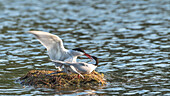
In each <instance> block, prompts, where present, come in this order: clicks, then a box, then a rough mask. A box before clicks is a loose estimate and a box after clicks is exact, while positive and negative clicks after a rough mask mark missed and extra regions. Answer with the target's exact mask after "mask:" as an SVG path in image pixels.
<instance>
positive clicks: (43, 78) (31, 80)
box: [19, 70, 106, 89]
mask: <svg viewBox="0 0 170 96" xmlns="http://www.w3.org/2000/svg"><path fill="white" fill-rule="evenodd" d="M54 72H59V71H47V70H31V71H29V72H28V73H27V74H26V75H24V76H22V77H21V78H19V81H20V82H21V84H23V85H27V86H34V87H36V88H53V89H55V88H58V87H68V86H82V87H83V86H94V85H99V84H102V85H105V84H106V81H105V79H104V74H99V73H98V72H96V71H93V72H92V73H91V74H84V75H83V76H84V79H83V78H81V77H78V74H70V75H68V74H66V73H57V74H51V73H54ZM49 74H50V75H49Z"/></svg>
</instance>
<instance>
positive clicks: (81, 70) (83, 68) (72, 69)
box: [52, 56, 99, 78]
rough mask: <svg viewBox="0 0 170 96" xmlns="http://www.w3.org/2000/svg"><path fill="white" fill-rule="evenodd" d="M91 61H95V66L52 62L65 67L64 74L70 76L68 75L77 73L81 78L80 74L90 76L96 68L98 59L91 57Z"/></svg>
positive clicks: (80, 63)
mask: <svg viewBox="0 0 170 96" xmlns="http://www.w3.org/2000/svg"><path fill="white" fill-rule="evenodd" d="M91 57H92V59H93V61H95V64H88V63H85V62H77V63H71V62H63V61H58V60H52V61H53V62H54V63H55V64H56V65H58V64H61V65H65V69H64V72H66V73H68V74H70V73H77V74H79V75H80V76H81V77H82V78H84V76H83V75H82V74H90V73H91V72H92V71H93V70H95V69H96V67H97V66H98V63H99V61H98V58H97V57H95V56H91Z"/></svg>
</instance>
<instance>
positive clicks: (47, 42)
mask: <svg viewBox="0 0 170 96" xmlns="http://www.w3.org/2000/svg"><path fill="white" fill-rule="evenodd" d="M28 32H29V33H31V34H34V35H35V36H36V38H37V39H38V40H39V41H40V43H41V44H42V45H43V46H44V47H45V48H46V49H47V52H48V55H49V57H50V59H51V60H59V61H65V62H74V63H75V62H77V61H76V60H77V57H78V56H82V55H85V56H87V57H88V58H90V59H92V58H91V56H90V55H89V54H87V53H86V52H85V51H84V50H83V49H81V48H74V49H71V50H67V49H65V48H64V46H63V41H62V40H61V38H60V37H58V36H57V35H53V34H51V33H48V32H43V31H28ZM61 67H62V65H61V64H58V65H57V64H56V68H58V69H59V70H60V71H61Z"/></svg>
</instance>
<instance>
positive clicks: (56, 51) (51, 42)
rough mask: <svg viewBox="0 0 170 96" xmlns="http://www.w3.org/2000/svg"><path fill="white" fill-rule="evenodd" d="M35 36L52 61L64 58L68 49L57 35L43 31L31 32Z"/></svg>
mask: <svg viewBox="0 0 170 96" xmlns="http://www.w3.org/2000/svg"><path fill="white" fill-rule="evenodd" d="M29 33H31V34H34V35H35V36H36V37H37V39H38V40H39V41H40V42H41V44H42V45H43V46H45V48H46V49H47V51H48V54H49V56H50V58H51V59H52V60H60V59H61V58H63V56H62V55H64V54H65V51H66V49H65V48H64V46H63V41H62V40H61V39H60V38H59V37H58V36H56V35H53V34H50V33H48V32H42V31H29Z"/></svg>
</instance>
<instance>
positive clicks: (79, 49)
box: [72, 48, 85, 53]
mask: <svg viewBox="0 0 170 96" xmlns="http://www.w3.org/2000/svg"><path fill="white" fill-rule="evenodd" d="M72 50H75V51H80V52H83V53H85V52H84V50H83V49H81V48H75V49H72Z"/></svg>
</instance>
